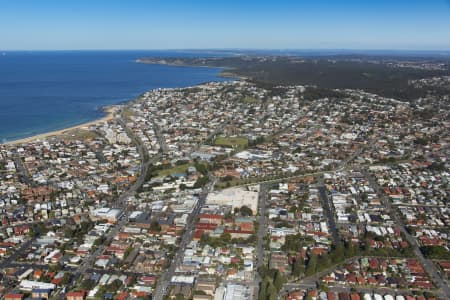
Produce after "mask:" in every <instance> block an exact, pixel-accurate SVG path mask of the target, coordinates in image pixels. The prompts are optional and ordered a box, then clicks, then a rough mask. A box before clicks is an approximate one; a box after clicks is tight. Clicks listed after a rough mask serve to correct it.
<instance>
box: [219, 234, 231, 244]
mask: <svg viewBox="0 0 450 300" xmlns="http://www.w3.org/2000/svg"><path fill="white" fill-rule="evenodd" d="M220 238H221V239H222V240H223V241H224V242H225V243H229V242H230V241H231V234H229V233H222V234H221V235H220Z"/></svg>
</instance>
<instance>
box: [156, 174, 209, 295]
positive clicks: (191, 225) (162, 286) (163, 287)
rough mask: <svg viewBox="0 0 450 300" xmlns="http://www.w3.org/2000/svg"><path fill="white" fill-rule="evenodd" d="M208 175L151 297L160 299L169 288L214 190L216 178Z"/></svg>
mask: <svg viewBox="0 0 450 300" xmlns="http://www.w3.org/2000/svg"><path fill="white" fill-rule="evenodd" d="M208 176H209V181H208V183H207V184H206V185H205V186H204V188H203V189H202V192H201V193H200V196H199V198H198V201H197V204H196V205H195V207H194V209H193V211H192V212H191V214H190V215H189V218H188V223H187V225H186V229H185V232H184V234H183V236H182V238H181V242H180V246H179V248H178V250H177V252H176V253H175V256H174V258H173V259H172V262H171V263H170V266H169V268H168V269H167V270H166V271H165V272H164V273H163V274H162V275H161V277H160V278H159V280H158V283H157V285H156V289H155V291H154V293H153V299H156V300H162V299H163V298H164V296H165V295H166V293H167V289H168V288H169V285H170V280H171V278H172V276H174V274H175V270H176V269H177V267H178V265H179V264H180V263H181V259H182V258H183V255H184V251H185V250H186V246H187V245H188V244H189V243H190V242H191V240H192V238H193V235H194V229H195V222H196V220H197V217H198V215H199V213H200V210H201V209H202V207H203V205H204V204H205V201H206V197H207V196H208V193H210V192H212V191H213V190H214V185H215V184H216V178H215V177H214V176H212V175H211V174H209V175H208Z"/></svg>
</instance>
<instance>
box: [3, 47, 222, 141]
mask: <svg viewBox="0 0 450 300" xmlns="http://www.w3.org/2000/svg"><path fill="white" fill-rule="evenodd" d="M207 55H214V54H213V53H199V52H184V51H36V52H30V51H28V52H18V51H17V52H0V143H4V142H7V141H11V140H16V139H21V138H25V137H30V136H33V135H36V134H40V133H45V132H49V131H54V130H59V129H64V128H67V127H71V126H75V125H79V124H82V123H85V122H88V121H92V120H95V119H98V118H100V117H102V116H103V115H104V112H103V111H102V110H101V108H102V107H103V106H106V105H111V104H118V103H121V102H124V101H128V100H132V99H134V98H136V97H137V96H139V95H140V94H142V93H144V92H146V91H148V90H151V89H155V88H173V87H186V86H192V85H196V84H200V83H204V82H208V81H224V80H229V79H226V78H222V77H219V73H220V71H221V70H220V69H218V68H200V67H174V66H165V65H148V64H142V63H137V62H135V61H136V59H138V58H141V57H174V56H177V57H195V56H207ZM222 55H223V54H222Z"/></svg>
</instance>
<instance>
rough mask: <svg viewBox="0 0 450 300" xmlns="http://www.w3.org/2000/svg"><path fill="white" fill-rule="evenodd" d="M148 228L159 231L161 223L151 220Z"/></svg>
mask: <svg viewBox="0 0 450 300" xmlns="http://www.w3.org/2000/svg"><path fill="white" fill-rule="evenodd" d="M150 230H151V231H156V232H160V231H161V225H159V223H158V221H152V223H151V224H150Z"/></svg>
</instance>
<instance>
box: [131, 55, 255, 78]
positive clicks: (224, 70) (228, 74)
mask: <svg viewBox="0 0 450 300" xmlns="http://www.w3.org/2000/svg"><path fill="white" fill-rule="evenodd" d="M135 62H136V63H139V64H148V65H162V66H169V67H188V68H214V69H220V73H219V76H220V77H222V78H236V79H238V80H248V79H249V78H247V77H245V76H242V75H238V74H236V73H233V68H230V67H217V66H210V65H202V66H198V65H190V64H188V63H184V62H183V63H175V62H167V61H165V60H161V61H148V60H145V59H142V58H138V59H136V60H135Z"/></svg>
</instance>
